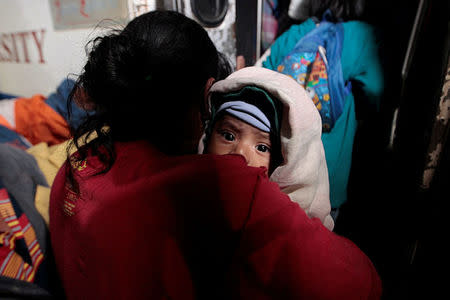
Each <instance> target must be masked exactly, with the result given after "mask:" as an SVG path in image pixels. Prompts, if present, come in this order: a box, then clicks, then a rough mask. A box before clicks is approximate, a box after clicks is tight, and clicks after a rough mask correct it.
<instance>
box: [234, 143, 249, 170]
mask: <svg viewBox="0 0 450 300" xmlns="http://www.w3.org/2000/svg"><path fill="white" fill-rule="evenodd" d="M233 154H240V155H242V156H243V157H244V158H245V161H246V162H247V165H249V164H250V163H251V146H250V145H248V144H246V143H242V142H241V143H238V144H237V145H236V147H235V149H234V153H233Z"/></svg>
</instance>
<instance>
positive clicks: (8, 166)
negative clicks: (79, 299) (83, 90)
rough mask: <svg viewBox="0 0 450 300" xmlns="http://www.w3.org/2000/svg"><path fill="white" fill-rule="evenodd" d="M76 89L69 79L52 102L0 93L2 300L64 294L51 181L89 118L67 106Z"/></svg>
mask: <svg viewBox="0 0 450 300" xmlns="http://www.w3.org/2000/svg"><path fill="white" fill-rule="evenodd" d="M73 86H74V81H73V80H70V79H65V80H63V81H62V82H61V83H60V85H59V86H58V87H57V90H56V91H55V92H54V93H52V94H50V95H49V96H48V97H44V96H43V95H33V96H32V97H30V98H25V97H15V96H12V95H6V94H2V93H0V298H2V297H7V298H8V297H13V298H14V299H15V297H19V298H21V299H22V298H33V299H36V298H42V299H48V298H52V297H58V295H60V294H61V290H60V284H59V281H58V279H57V275H56V270H55V266H54V262H53V257H52V254H51V247H50V239H49V234H48V224H49V216H48V205H49V198H50V187H51V185H52V183H53V179H54V178H55V176H56V173H57V172H58V170H59V168H60V166H61V165H62V164H63V162H64V161H65V159H66V157H67V148H68V145H69V143H70V129H71V127H76V126H78V125H79V124H80V123H81V121H82V119H83V118H84V117H85V116H86V114H87V112H85V111H84V110H82V109H80V108H79V107H77V106H76V104H75V103H71V104H69V105H68V98H69V95H70V92H71V90H72V88H73ZM69 106H70V107H69ZM69 109H70V114H69Z"/></svg>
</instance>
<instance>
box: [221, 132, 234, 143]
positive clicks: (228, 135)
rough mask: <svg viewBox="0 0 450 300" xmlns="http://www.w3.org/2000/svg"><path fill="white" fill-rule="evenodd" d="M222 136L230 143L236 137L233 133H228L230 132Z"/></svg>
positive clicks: (222, 133) (223, 133)
mask: <svg viewBox="0 0 450 300" xmlns="http://www.w3.org/2000/svg"><path fill="white" fill-rule="evenodd" d="M221 135H222V136H223V137H224V138H225V139H226V140H227V141H230V142H232V141H234V135H233V134H232V133H230V132H228V131H224V132H221Z"/></svg>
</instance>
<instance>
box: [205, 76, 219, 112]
mask: <svg viewBox="0 0 450 300" xmlns="http://www.w3.org/2000/svg"><path fill="white" fill-rule="evenodd" d="M215 81H216V79H214V78H213V77H210V78H209V79H208V80H207V81H206V85H205V92H204V94H203V101H202V108H201V113H202V120H208V119H209V118H210V110H209V108H210V107H209V101H208V95H209V90H210V89H211V86H212V85H213V84H214V82H215Z"/></svg>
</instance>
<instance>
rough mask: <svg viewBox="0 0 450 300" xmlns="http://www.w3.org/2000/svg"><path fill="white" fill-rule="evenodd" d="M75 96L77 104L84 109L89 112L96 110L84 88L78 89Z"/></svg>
mask: <svg viewBox="0 0 450 300" xmlns="http://www.w3.org/2000/svg"><path fill="white" fill-rule="evenodd" d="M74 96H75V97H74V101H75V103H76V104H77V105H78V106H79V107H81V108H82V109H84V110H87V111H90V110H94V109H95V104H94V103H93V102H91V101H90V100H89V97H88V95H87V94H86V92H85V91H84V90H83V89H82V88H80V87H77V88H76V91H75V95H74Z"/></svg>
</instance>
